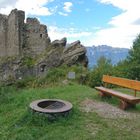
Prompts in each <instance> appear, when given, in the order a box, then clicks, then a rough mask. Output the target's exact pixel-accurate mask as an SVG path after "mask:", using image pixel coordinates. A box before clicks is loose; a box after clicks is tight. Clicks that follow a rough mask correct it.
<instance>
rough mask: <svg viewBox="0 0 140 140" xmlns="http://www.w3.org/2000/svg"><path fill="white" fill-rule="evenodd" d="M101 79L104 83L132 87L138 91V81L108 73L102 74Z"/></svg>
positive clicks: (139, 87) (139, 86) (139, 82)
mask: <svg viewBox="0 0 140 140" xmlns="http://www.w3.org/2000/svg"><path fill="white" fill-rule="evenodd" d="M102 81H103V82H105V83H109V84H114V85H118V86H121V87H125V88H129V89H133V90H135V91H140V81H136V80H129V79H126V78H119V77H113V76H108V75H103V79H102Z"/></svg>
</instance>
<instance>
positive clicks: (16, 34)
mask: <svg viewBox="0 0 140 140" xmlns="http://www.w3.org/2000/svg"><path fill="white" fill-rule="evenodd" d="M24 20H25V12H24V11H21V10H17V9H14V10H12V11H11V13H10V14H9V15H8V16H6V15H2V14H0V57H8V56H18V55H20V56H21V55H22V54H23V49H24V48H25V47H26V48H29V49H30V53H32V54H33V55H34V54H40V53H42V52H43V51H44V50H45V49H46V47H47V46H48V45H49V43H50V39H49V37H48V33H47V27H46V25H42V24H40V22H39V21H38V20H37V19H36V18H27V20H26V23H24Z"/></svg>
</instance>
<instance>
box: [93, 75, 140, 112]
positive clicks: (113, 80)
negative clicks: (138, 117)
mask: <svg viewBox="0 0 140 140" xmlns="http://www.w3.org/2000/svg"><path fill="white" fill-rule="evenodd" d="M102 81H103V82H104V83H105V84H104V85H105V86H104V87H103V86H101V87H95V89H96V90H99V91H100V92H99V95H100V96H101V97H111V96H115V97H117V98H119V99H120V105H119V107H120V108H121V109H123V110H125V109H127V108H130V107H135V106H136V104H137V103H139V102H140V97H136V93H137V91H140V81H136V80H129V79H125V78H119V77H113V76H108V75H103V78H102ZM107 84H113V85H117V86H121V87H125V88H129V89H132V90H134V96H133V95H128V94H124V93H121V92H119V91H114V90H112V89H109V88H107Z"/></svg>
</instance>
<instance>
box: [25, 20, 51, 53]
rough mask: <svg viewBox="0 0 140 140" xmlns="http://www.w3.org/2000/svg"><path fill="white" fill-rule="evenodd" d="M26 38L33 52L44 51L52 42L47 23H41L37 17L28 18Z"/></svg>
mask: <svg viewBox="0 0 140 140" xmlns="http://www.w3.org/2000/svg"><path fill="white" fill-rule="evenodd" d="M26 38H27V40H26V41H27V46H30V49H31V51H32V53H33V54H40V53H42V52H44V51H45V49H46V47H47V46H48V45H49V43H50V38H49V37H48V33H47V27H46V25H42V24H40V22H39V21H38V20H37V19H36V18H27V21H26Z"/></svg>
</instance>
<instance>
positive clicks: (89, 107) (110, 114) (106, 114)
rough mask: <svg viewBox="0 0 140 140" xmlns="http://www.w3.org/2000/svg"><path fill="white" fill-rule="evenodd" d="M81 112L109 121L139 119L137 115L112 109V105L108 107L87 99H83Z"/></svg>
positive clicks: (105, 104) (139, 115)
mask: <svg viewBox="0 0 140 140" xmlns="http://www.w3.org/2000/svg"><path fill="white" fill-rule="evenodd" d="M81 110H82V111H84V112H96V113H97V114H98V115H99V116H101V117H103V118H111V119H117V118H124V119H134V118H140V114H139V113H135V112H128V111H123V110H121V109H119V108H117V107H114V106H113V105H110V104H108V103H105V102H97V101H95V100H91V99H88V98H87V99H85V100H84V101H83V102H82V103H81Z"/></svg>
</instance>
